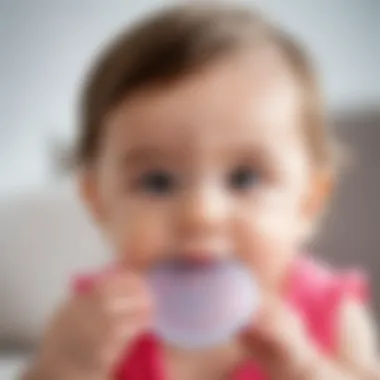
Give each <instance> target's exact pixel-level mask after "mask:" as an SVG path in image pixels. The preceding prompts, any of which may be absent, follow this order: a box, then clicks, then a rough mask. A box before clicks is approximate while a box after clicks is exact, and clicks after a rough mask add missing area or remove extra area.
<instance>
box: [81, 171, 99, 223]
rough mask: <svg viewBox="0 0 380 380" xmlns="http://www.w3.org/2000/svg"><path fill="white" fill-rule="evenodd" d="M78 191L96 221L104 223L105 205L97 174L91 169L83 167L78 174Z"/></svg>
mask: <svg viewBox="0 0 380 380" xmlns="http://www.w3.org/2000/svg"><path fill="white" fill-rule="evenodd" d="M78 191H79V196H80V198H81V200H82V201H83V203H84V204H85V206H86V208H87V209H88V211H89V212H90V214H91V216H92V217H93V219H94V220H95V222H96V223H98V224H103V223H104V218H105V213H104V205H103V203H102V201H101V197H100V193H99V186H98V183H97V181H96V175H95V173H94V172H93V171H92V170H91V169H83V170H82V171H81V172H80V173H79V174H78Z"/></svg>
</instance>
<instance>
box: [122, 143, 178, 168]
mask: <svg viewBox="0 0 380 380" xmlns="http://www.w3.org/2000/svg"><path fill="white" fill-rule="evenodd" d="M165 157H166V158H168V157H173V153H172V154H171V153H170V152H169V151H168V150H166V149H162V148H157V147H133V148H130V149H128V150H127V151H126V152H125V153H124V154H123V155H122V157H121V165H122V166H129V165H136V164H140V163H144V162H147V161H149V162H154V161H156V160H157V159H162V158H165Z"/></svg>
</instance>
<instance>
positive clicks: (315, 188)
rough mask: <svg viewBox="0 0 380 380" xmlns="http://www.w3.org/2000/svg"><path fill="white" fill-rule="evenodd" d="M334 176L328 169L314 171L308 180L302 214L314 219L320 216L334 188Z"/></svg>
mask: <svg viewBox="0 0 380 380" xmlns="http://www.w3.org/2000/svg"><path fill="white" fill-rule="evenodd" d="M334 185H335V184H334V176H333V173H332V172H331V171H329V170H319V171H315V172H314V173H313V174H312V176H311V180H310V187H309V191H308V193H307V196H306V199H305V202H304V207H303V214H304V216H305V218H307V219H309V220H310V219H314V218H318V216H320V215H321V214H322V213H323V211H324V209H325V206H326V203H327V202H328V200H329V199H330V197H331V195H332V192H333V189H334Z"/></svg>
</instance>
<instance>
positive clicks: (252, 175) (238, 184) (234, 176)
mask: <svg viewBox="0 0 380 380" xmlns="http://www.w3.org/2000/svg"><path fill="white" fill-rule="evenodd" d="M260 181H261V173H260V172H259V171H258V170H257V169H254V168H250V167H245V166H242V167H238V168H236V169H235V170H233V171H232V173H230V175H229V178H228V185H229V186H230V187H231V188H232V189H233V190H248V189H250V188H252V187H253V186H256V185H257V184H258V183H259V182H260Z"/></svg>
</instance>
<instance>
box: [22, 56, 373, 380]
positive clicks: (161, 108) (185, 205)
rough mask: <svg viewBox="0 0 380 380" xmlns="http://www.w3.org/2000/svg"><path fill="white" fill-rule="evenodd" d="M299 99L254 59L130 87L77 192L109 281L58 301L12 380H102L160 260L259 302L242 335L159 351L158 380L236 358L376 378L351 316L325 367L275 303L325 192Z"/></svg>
mask: <svg viewBox="0 0 380 380" xmlns="http://www.w3.org/2000/svg"><path fill="white" fill-rule="evenodd" d="M302 100H303V94H302V89H301V87H300V86H299V85H298V83H297V82H296V81H295V80H294V77H293V76H292V73H291V72H290V71H288V70H287V68H286V65H285V64H284V63H283V62H282V60H281V57H279V56H278V55H277V53H276V52H275V51H273V50H271V49H266V50H263V51H261V52H256V53H255V54H248V53H241V54H236V55H234V56H229V57H226V58H225V59H221V60H220V61H219V62H215V63H213V64H212V65H210V66H209V67H205V68H203V70H201V71H199V72H198V73H196V74H193V75H190V76H188V77H186V78H183V79H181V80H180V81H178V82H177V83H174V84H171V85H167V86H166V87H162V86H161V87H157V88H152V87H148V88H143V89H141V90H140V91H138V92H137V93H135V94H134V95H133V96H131V97H129V98H128V99H125V101H124V102H122V104H120V105H119V106H118V107H117V108H116V109H115V110H113V111H112V112H111V113H110V114H109V115H107V117H106V119H105V121H104V126H105V128H104V136H103V139H102V141H101V146H100V150H99V155H98V160H97V162H96V163H94V165H93V167H91V168H88V170H86V171H85V173H83V176H82V178H81V194H82V197H83V199H84V201H85V202H86V204H87V205H88V208H89V210H90V212H91V214H92V215H93V216H94V219H95V220H96V222H97V223H98V225H99V226H100V228H101V230H102V231H103V233H104V235H105V236H106V238H107V239H108V241H109V243H110V244H111V246H112V248H113V250H114V252H116V253H117V261H119V263H120V267H121V268H122V269H120V272H118V273H113V274H112V275H110V274H109V275H106V276H104V278H102V279H101V281H98V282H97V284H96V286H94V287H93V288H92V289H90V290H89V291H88V292H86V293H85V294H79V295H72V296H71V298H70V299H68V301H67V302H66V304H65V305H63V307H62V308H61V310H59V311H58V312H57V316H56V317H55V318H53V321H52V322H51V326H50V329H49V330H48V331H47V333H46V338H45V340H44V341H43V343H42V348H41V351H40V354H39V355H37V358H36V361H35V363H34V365H33V367H32V368H31V370H30V373H29V374H27V375H26V377H25V378H24V379H29V380H31V379H35V378H38V379H40V380H41V379H52V378H54V379H57V380H61V379H62V380H68V379H70V380H75V379H81V380H86V379H88V380H90V379H91V380H94V379H99V380H105V379H107V378H110V373H111V368H112V367H113V366H114V365H115V363H116V360H117V359H118V358H119V357H120V356H121V355H122V353H124V350H125V347H127V349H128V348H129V347H130V346H131V344H132V343H133V340H134V338H135V337H136V336H137V335H138V334H140V333H141V332H142V331H144V329H145V328H146V327H147V326H148V325H149V317H150V315H151V306H150V305H151V302H150V300H149V294H148V293H147V291H146V289H145V285H144V274H145V272H146V271H147V269H148V268H150V266H152V265H154V264H155V263H156V262H157V261H159V260H161V259H163V258H167V257H171V256H174V255H177V256H178V255H180V256H182V257H188V258H194V259H202V260H207V259H217V258H223V257H228V256H231V255H235V256H236V257H237V258H238V259H240V260H241V261H243V262H244V263H245V264H246V265H247V267H248V268H250V269H251V270H252V272H253V273H254V274H255V276H256V277H257V278H258V281H259V283H260V286H261V289H262V290H263V292H264V294H265V295H266V297H265V303H264V305H263V308H262V314H261V316H260V317H259V318H258V321H257V323H256V324H255V326H253V327H252V328H251V329H249V330H248V331H247V334H246V335H245V336H244V337H237V338H236V340H235V341H233V342H231V344H229V345H227V346H223V347H217V348H215V349H214V350H212V351H207V352H200V353H189V352H186V351H181V350H178V349H175V348H173V347H165V348H164V354H165V359H166V363H167V371H168V374H169V377H170V378H174V379H178V380H187V379H189V380H190V379H198V380H199V379H200V380H201V379H208V380H212V379H222V378H225V377H226V376H227V374H228V373H230V372H231V370H232V369H233V368H234V367H235V366H236V365H237V364H238V363H239V362H241V361H242V360H244V359H246V358H247V356H250V357H253V358H255V360H258V361H259V362H260V363H261V364H262V365H263V367H264V368H266V369H267V371H268V373H269V374H270V376H271V379H289V380H298V379H300V380H301V379H304V378H307V379H311V380H313V379H315V380H319V379H321V380H322V379H323V380H329V379H334V380H336V379H337V380H339V379H345V380H349V379H370V378H371V379H372V378H373V379H378V378H380V377H378V375H377V371H376V368H375V367H376V365H375V364H374V363H376V359H375V358H376V354H375V347H374V344H373V343H371V342H370V339H369V337H370V336H371V334H372V332H373V330H372V329H371V327H370V318H369V316H368V313H367V311H366V310H364V309H363V308H362V307H361V306H360V305H358V304H356V303H355V302H354V301H352V300H347V302H346V303H345V304H344V305H343V306H342V311H341V318H340V320H341V342H340V344H339V353H338V355H337V357H336V358H329V359H328V358H325V357H323V355H322V354H320V353H319V352H318V350H317V348H316V347H314V345H313V343H312V342H310V341H309V340H308V339H307V337H306V334H305V333H304V331H303V326H302V325H301V323H300V322H299V320H298V318H297V316H296V315H294V314H293V313H292V312H290V310H288V309H287V307H286V305H284V304H283V303H282V302H281V301H280V295H281V286H282V283H283V281H285V280H286V273H287V268H288V266H289V265H290V264H291V263H292V261H293V260H294V259H295V257H296V255H297V248H296V247H298V246H299V245H300V244H301V243H302V242H303V241H304V240H305V239H306V238H307V236H308V233H309V231H310V230H311V228H312V227H313V225H314V223H315V220H316V218H317V216H318V213H319V211H320V210H321V208H322V206H323V203H324V201H325V198H326V197H327V196H328V191H327V190H326V189H328V188H329V186H327V184H328V183H329V176H328V173H325V172H321V171H320V170H317V169H316V168H314V167H312V166H311V165H310V157H309V156H308V149H307V147H306V146H305V144H304V142H303V139H302V133H301V129H302V123H301V120H302V118H301V110H302ZM353 310H354V311H353ZM354 314H355V315H356V317H353V315H354ZM263 321H265V323H264V322H263ZM364 331H366V332H367V334H364V335H363V332H364ZM348 341H349V342H351V343H352V345H351V349H350V352H348V350H347V342H348ZM359 352H361V353H363V352H366V354H363V355H358V353H359ZM370 376H372V377H370Z"/></svg>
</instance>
